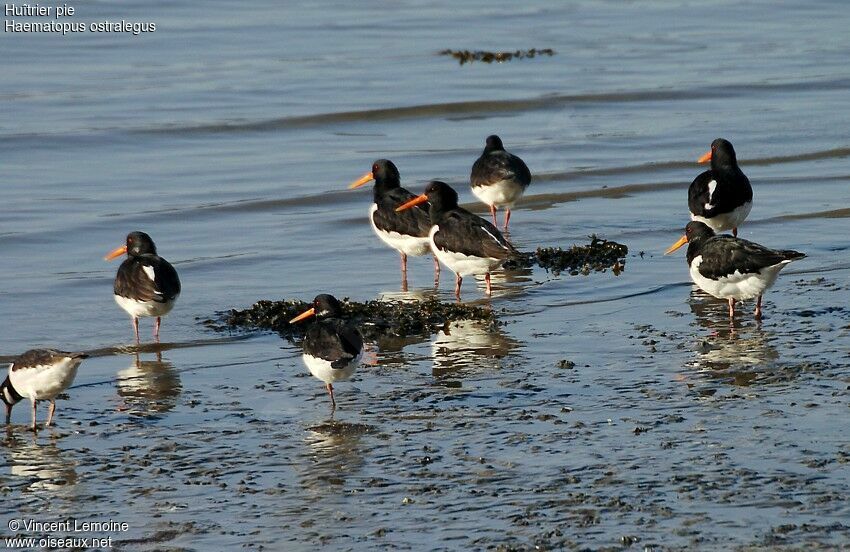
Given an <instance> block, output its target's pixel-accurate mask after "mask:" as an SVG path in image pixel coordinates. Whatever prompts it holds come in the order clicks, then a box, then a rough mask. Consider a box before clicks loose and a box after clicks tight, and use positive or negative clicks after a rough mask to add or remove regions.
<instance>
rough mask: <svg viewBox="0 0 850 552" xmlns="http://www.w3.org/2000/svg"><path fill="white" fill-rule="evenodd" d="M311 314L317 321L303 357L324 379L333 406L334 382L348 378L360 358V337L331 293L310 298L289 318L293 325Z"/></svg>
mask: <svg viewBox="0 0 850 552" xmlns="http://www.w3.org/2000/svg"><path fill="white" fill-rule="evenodd" d="M311 316H316V318H318V321H317V322H316V323H315V324H313V325H312V326H310V328H309V329H308V330H307V334H306V335H305V336H304V343H303V347H304V354H303V355H302V357H301V358H302V359H303V360H304V364H306V365H307V369H308V370H310V373H311V374H313V376H315V377H316V378H318V379H320V380H322V381H323V382H325V387H326V388H327V390H328V394H329V395H330V396H331V405H332V407H333V408H336V399H334V386H333V382H335V381H343V380H347V379H349V378H350V377H351V376H353V375H354V371H355V370H356V369H357V366H358V365H359V364H360V359H361V358H363V337H362V336H361V335H360V330H358V329H357V327H356V326H354V325H353V324H350V323H348V322H346V321H344V320H342V306H341V305H340V304H339V301H337V299H336V297H334V296H333V295H328V294H326V293H323V294H321V295H317V296H316V298H315V299H313V307H312V308H310V309H308V310H306V311H304V312H302V313H301V314H299V315H298V316H296V317H295V318H293V319H292V320H290V321H289V323H290V324H295V323H296V322H299V321H301V320H304V319H306V318H310V317H311Z"/></svg>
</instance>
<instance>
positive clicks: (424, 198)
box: [395, 194, 428, 213]
mask: <svg viewBox="0 0 850 552" xmlns="http://www.w3.org/2000/svg"><path fill="white" fill-rule="evenodd" d="M426 201H428V196H426V195H425V194H422V195H420V196H416V197H414V198H413V199H411V200H410V201H408V202H407V203H405V204H403V205H399V206H398V207H396V208H395V210H396V213H397V212H399V211H404V210H405V209H410V208H411V207H416V206H417V205H420V204H422V203H425V202H426Z"/></svg>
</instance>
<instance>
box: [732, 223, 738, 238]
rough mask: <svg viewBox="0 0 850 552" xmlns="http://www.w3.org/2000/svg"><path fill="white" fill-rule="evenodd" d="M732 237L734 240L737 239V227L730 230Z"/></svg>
mask: <svg viewBox="0 0 850 552" xmlns="http://www.w3.org/2000/svg"><path fill="white" fill-rule="evenodd" d="M732 235H733V236H735V237H736V238H737V237H738V227H737V226H736V227H735V228H733V229H732Z"/></svg>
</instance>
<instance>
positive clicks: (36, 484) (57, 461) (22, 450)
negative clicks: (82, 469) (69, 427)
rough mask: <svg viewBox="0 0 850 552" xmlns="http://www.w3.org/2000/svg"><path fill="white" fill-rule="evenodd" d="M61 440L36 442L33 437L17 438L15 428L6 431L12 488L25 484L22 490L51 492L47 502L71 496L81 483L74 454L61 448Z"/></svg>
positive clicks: (6, 456)
mask: <svg viewBox="0 0 850 552" xmlns="http://www.w3.org/2000/svg"><path fill="white" fill-rule="evenodd" d="M60 438H61V437H59V436H57V435H55V434H54V435H50V436H48V437H46V439H36V438H35V437H34V436H32V435H21V436H18V435H16V434H15V433H14V432H13V431H12V429H11V428H8V429H7V431H6V438H5V439H4V440H3V451H4V456H5V459H6V464H7V465H8V466H9V472H10V474H11V476H12V481H11V482H10V483H11V485H10V486H11V487H13V488H21V487H18V486H17V485H16V484H15V483H17V482H20V483H21V484H23V487H22V490H24V491H29V492H43V491H46V492H49V493H50V495H49V496H48V497H45V498H50V497H53V496H56V495H57V494H62V493H70V492H71V489H73V487H74V485H75V484H76V483H77V472H76V470H75V467H76V463H75V462H74V460H73V458H74V454H73V453H69V452H68V451H66V450H63V449H61V448H60V447H59V446H57V443H58V442H59V440H60Z"/></svg>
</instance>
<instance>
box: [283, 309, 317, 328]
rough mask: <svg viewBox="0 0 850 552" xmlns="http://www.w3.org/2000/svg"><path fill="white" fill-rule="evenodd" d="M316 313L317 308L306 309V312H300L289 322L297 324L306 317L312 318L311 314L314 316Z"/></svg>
mask: <svg viewBox="0 0 850 552" xmlns="http://www.w3.org/2000/svg"><path fill="white" fill-rule="evenodd" d="M315 314H316V309H314V308H313V309H308V310H305V311H304V312H302V313H301V314H299V315H298V316H296V317H295V318H293V319H292V320H290V321H289V323H290V324H295V323H296V322H301V321H302V320H304V319H305V318H310V317H311V316H313V315H315Z"/></svg>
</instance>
